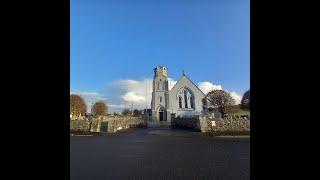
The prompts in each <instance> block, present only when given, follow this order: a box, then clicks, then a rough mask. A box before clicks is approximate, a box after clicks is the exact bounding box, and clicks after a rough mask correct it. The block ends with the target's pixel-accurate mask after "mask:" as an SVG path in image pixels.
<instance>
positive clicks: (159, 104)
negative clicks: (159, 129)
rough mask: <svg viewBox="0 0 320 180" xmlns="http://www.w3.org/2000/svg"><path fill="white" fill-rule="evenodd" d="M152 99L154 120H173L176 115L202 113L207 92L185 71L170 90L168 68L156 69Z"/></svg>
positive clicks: (157, 121)
mask: <svg viewBox="0 0 320 180" xmlns="http://www.w3.org/2000/svg"><path fill="white" fill-rule="evenodd" d="M152 88H153V91H152V100H151V111H152V113H151V114H152V121H153V122H154V123H160V122H168V123H170V122H171V119H172V118H175V117H191V116H196V115H200V114H201V113H202V99H203V98H204V97H205V94H204V93H203V92H202V91H201V90H200V89H199V88H198V87H197V86H196V85H195V84H194V83H193V82H192V81H191V80H190V79H189V77H187V76H186V75H185V74H184V73H183V74H182V76H181V77H180V79H179V80H178V82H177V83H176V84H175V85H174V86H173V88H172V89H171V90H170V91H169V86H168V69H167V68H166V67H164V66H157V67H156V68H155V69H154V78H153V87H152Z"/></svg>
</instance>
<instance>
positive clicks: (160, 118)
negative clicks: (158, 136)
mask: <svg viewBox="0 0 320 180" xmlns="http://www.w3.org/2000/svg"><path fill="white" fill-rule="evenodd" d="M159 120H160V121H163V112H159Z"/></svg>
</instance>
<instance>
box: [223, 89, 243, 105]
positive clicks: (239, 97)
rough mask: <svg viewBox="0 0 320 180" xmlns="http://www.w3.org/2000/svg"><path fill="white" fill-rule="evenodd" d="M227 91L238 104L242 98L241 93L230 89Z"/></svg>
mask: <svg viewBox="0 0 320 180" xmlns="http://www.w3.org/2000/svg"><path fill="white" fill-rule="evenodd" d="M227 92H229V91H227ZM229 93H230V96H231V97H232V98H233V99H234V101H235V104H240V103H241V99H242V96H241V95H239V94H237V93H236V92H234V91H231V92H229Z"/></svg>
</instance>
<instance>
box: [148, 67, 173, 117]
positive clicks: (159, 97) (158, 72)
mask: <svg viewBox="0 0 320 180" xmlns="http://www.w3.org/2000/svg"><path fill="white" fill-rule="evenodd" d="M168 104H169V87H168V69H167V68H166V67H164V66H157V67H156V68H154V77H153V83H152V101H151V110H152V121H157V122H160V121H167V108H168Z"/></svg>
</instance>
